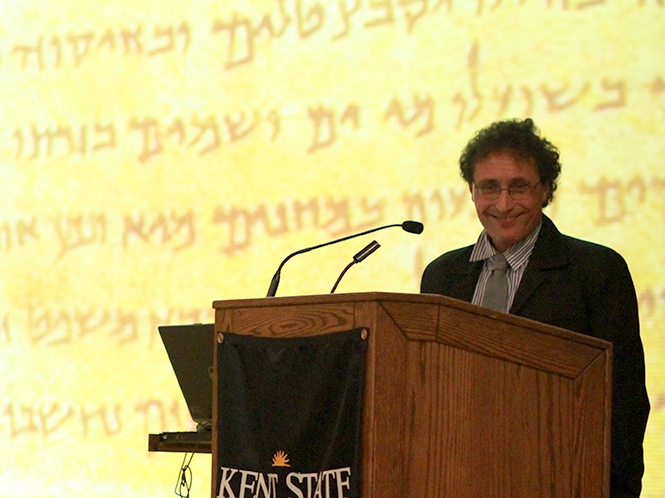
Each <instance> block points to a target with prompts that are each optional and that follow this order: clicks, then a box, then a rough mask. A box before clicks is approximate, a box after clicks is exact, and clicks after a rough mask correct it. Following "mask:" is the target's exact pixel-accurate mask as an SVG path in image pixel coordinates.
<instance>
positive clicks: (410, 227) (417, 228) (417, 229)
mask: <svg viewBox="0 0 665 498" xmlns="http://www.w3.org/2000/svg"><path fill="white" fill-rule="evenodd" d="M424 228H425V227H424V226H423V224H422V223H420V222H419V221H405V222H404V223H402V229H403V230H404V231H405V232H409V233H417V234H419V233H423V229H424Z"/></svg>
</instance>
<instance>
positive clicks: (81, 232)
mask: <svg viewBox="0 0 665 498" xmlns="http://www.w3.org/2000/svg"><path fill="white" fill-rule="evenodd" d="M664 27H665V5H664V3H663V1H662V0H468V1H467V0H334V1H333V0H330V1H314V0H266V1H258V0H257V1H254V0H224V1H212V0H192V1H187V2H183V1H179V0H159V1H157V0H154V1H153V0H151V1H147V0H142V1H141V0H114V1H110V0H104V1H102V0H91V1H85V2H84V1H81V0H53V1H49V2H46V1H39V0H22V1H20V2H18V1H13V0H0V184H1V185H2V187H1V188H2V195H1V196H0V351H1V352H2V355H1V360H0V374H1V375H2V383H1V384H0V394H1V399H0V403H1V404H0V454H1V455H2V465H1V466H0V476H1V477H0V482H1V483H2V484H1V485H0V496H7V497H9V496H11V497H40V498H41V497H65V496H67V497H91V496H94V497H98V498H105V497H119V496H143V497H149V496H154V497H157V496H159V497H164V496H172V493H173V491H172V490H173V487H174V485H175V482H176V477H177V473H178V469H179V465H180V462H181V458H182V456H181V455H174V454H164V453H161V454H149V453H148V452H147V434H148V433H156V432H161V431H167V430H169V431H178V430H191V429H192V424H191V421H190V419H189V415H188V412H187V410H186V407H185V405H184V403H183V400H182V397H181V394H180V391H179V388H178V385H177V383H176V380H175V376H174V374H173V372H172V369H171V365H170V363H169V362H168V359H167V357H166V353H165V351H164V348H163V346H162V344H161V341H160V339H159V336H158V335H157V325H159V324H176V323H192V322H211V321H213V314H212V309H211V304H212V301H213V300H222V299H232V298H245V297H262V296H265V294H266V292H267V289H268V285H269V282H270V279H271V277H272V275H273V273H274V271H275V269H276V268H277V266H278V265H279V263H280V261H281V260H282V259H283V258H284V257H285V256H286V255H287V254H289V253H291V252H293V251H295V250H297V249H300V248H303V247H307V246H309V245H314V244H318V243H322V242H325V241H327V240H330V239H333V238H336V237H341V236H344V235H347V234H350V233H353V232H356V231H361V230H364V229H367V228H371V227H375V226H379V225H382V224H388V223H401V222H402V221H403V220H405V219H416V220H420V221H422V222H423V223H424V224H425V232H424V233H423V234H422V235H421V236H415V235H410V234H407V233H405V232H403V231H401V230H399V229H391V230H386V231H383V232H379V233H377V234H375V235H372V236H368V237H364V238H362V239H356V240H353V241H349V242H345V243H342V244H339V245H336V246H333V247H329V248H324V249H321V250H319V251H314V252H311V253H308V254H306V255H302V256H298V257H297V258H294V259H293V260H291V261H289V263H288V264H287V265H286V266H285V267H284V269H283V272H282V283H281V286H280V288H279V290H278V292H277V294H278V295H282V296H283V295H297V294H321V293H326V292H329V290H330V288H331V287H332V285H333V283H334V281H335V279H336V278H337V276H338V274H339V272H340V271H341V270H342V269H343V268H344V266H346V264H347V263H349V262H350V261H351V258H352V256H353V255H354V254H355V253H356V252H357V251H359V250H360V249H361V248H362V247H364V246H365V245H366V244H367V243H369V242H370V241H371V240H372V239H376V240H377V241H378V242H379V243H380V244H381V246H382V247H381V249H379V251H377V252H376V253H375V254H373V255H372V256H371V257H370V258H369V259H368V260H367V261H365V262H363V263H362V264H361V265H358V266H356V267H354V268H352V269H351V271H350V272H349V273H348V274H347V276H346V277H345V279H344V280H343V281H342V283H341V285H340V287H339V288H338V292H359V291H372V290H376V291H391V292H417V291H418V288H419V279H420V274H421V272H422V270H423V268H424V265H425V264H426V263H427V262H428V261H430V260H431V259H433V258H434V257H436V256H438V255H439V254H440V253H442V252H444V251H446V250H449V249H453V248H455V247H459V246H461V245H467V244H470V243H473V242H474V241H475V240H476V238H477V236H478V233H479V231H480V225H479V223H478V222H477V220H476V217H475V214H474V210H473V205H472V203H471V200H470V197H469V194H468V191H467V189H466V186H465V185H464V183H463V182H462V180H461V179H460V178H459V175H458V172H457V158H458V156H459V152H460V150H461V149H462V147H463V145H464V144H465V143H466V141H467V140H468V139H469V138H470V137H471V136H472V134H473V133H474V132H475V131H476V130H477V129H478V128H481V127H483V126H485V125H487V124H489V123H490V122H492V121H494V120H497V119H505V118H511V117H527V116H530V117H533V118H534V120H535V122H536V124H537V125H539V127H540V128H541V129H542V130H543V132H544V134H545V135H546V136H547V137H548V138H549V139H550V140H551V141H553V142H554V143H555V144H556V145H558V146H559V148H560V149H561V152H562V163H563V175H562V182H561V186H560V190H559V191H558V192H557V198H556V199H555V202H554V204H553V206H551V207H550V208H548V214H549V215H550V216H551V217H552V218H553V219H554V221H555V222H556V223H557V225H558V227H559V228H560V229H561V231H563V232H564V233H567V234H570V235H574V236H577V237H581V238H584V239H588V240H592V241H595V242H599V243H602V244H605V245H609V246H611V247H613V248H615V249H616V250H617V251H619V252H620V253H621V254H622V255H623V256H624V257H625V258H626V260H627V261H628V264H629V266H630V269H631V271H632V274H633V277H634V280H635V285H636V288H637V292H638V295H639V302H640V316H641V324H642V337H643V340H644V345H645V349H646V358H647V372H648V379H647V380H648V389H649V394H650V398H651V402H652V413H651V417H650V420H649V426H648V432H647V439H646V442H645V448H646V465H647V470H646V475H645V478H644V493H643V496H645V497H649V498H655V497H663V496H665V473H664V472H663V469H664V468H665V410H664V408H665V333H664V331H663V330H664V329H663V325H662V324H663V322H664V321H665V256H664V252H663V247H664V245H665V214H664V213H665V173H664V172H663V166H662V165H663V160H664V159H665V29H664ZM193 469H194V489H193V491H192V496H194V497H206V496H209V493H210V457H209V456H205V455H197V456H196V457H195V458H194V462H193Z"/></svg>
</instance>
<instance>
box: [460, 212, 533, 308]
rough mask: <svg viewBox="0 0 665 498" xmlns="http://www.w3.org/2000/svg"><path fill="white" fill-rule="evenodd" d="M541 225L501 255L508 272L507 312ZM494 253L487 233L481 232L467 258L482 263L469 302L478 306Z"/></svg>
mask: <svg viewBox="0 0 665 498" xmlns="http://www.w3.org/2000/svg"><path fill="white" fill-rule="evenodd" d="M541 225H542V223H540V224H539V225H538V226H537V227H536V229H535V230H534V231H533V232H531V233H530V234H529V236H528V237H527V238H526V239H524V240H522V241H521V242H518V243H517V244H514V245H512V246H510V247H509V248H508V249H507V250H506V251H505V252H504V253H503V255H504V256H505V258H506V261H508V271H507V272H506V277H507V279H508V302H507V303H506V309H507V310H508V311H510V307H511V306H512V305H513V299H514V298H515V293H516V292H517V288H518V287H519V285H520V281H521V280H522V275H524V270H526V265H527V263H528V262H529V256H531V253H532V252H533V247H534V246H535V245H536V240H537V239H538V233H540V227H541ZM496 253H497V251H496V249H494V246H493V245H492V243H491V242H490V239H489V236H488V235H487V232H486V231H485V230H483V231H482V233H481V234H480V237H478V242H476V245H475V246H474V247H473V251H471V257H470V258H469V261H471V262H475V261H484V264H483V269H482V271H481V272H480V277H478V283H477V284H476V291H475V292H474V294H473V300H472V301H471V302H472V303H473V304H477V305H478V306H480V304H481V303H482V302H483V296H484V295H485V287H486V286H487V279H488V278H489V276H490V273H491V272H492V262H493V260H494V257H495V256H496Z"/></svg>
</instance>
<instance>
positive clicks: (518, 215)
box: [492, 213, 522, 221]
mask: <svg viewBox="0 0 665 498" xmlns="http://www.w3.org/2000/svg"><path fill="white" fill-rule="evenodd" d="M520 216H522V213H520V214H516V215H514V216H499V215H496V214H493V215H492V217H494V218H495V219H496V220H498V221H513V220H516V219H517V218H519V217H520Z"/></svg>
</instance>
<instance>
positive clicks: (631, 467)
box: [584, 248, 650, 498]
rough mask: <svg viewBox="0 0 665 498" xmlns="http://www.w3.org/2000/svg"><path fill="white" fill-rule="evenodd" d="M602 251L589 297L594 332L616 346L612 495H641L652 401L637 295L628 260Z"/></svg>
mask: <svg viewBox="0 0 665 498" xmlns="http://www.w3.org/2000/svg"><path fill="white" fill-rule="evenodd" d="M599 252H600V254H599V255H598V257H597V258H595V257H591V258H590V259H592V260H595V261H594V269H593V270H590V274H591V275H594V277H593V278H589V279H587V280H586V281H585V284H584V285H586V286H587V288H586V289H585V292H584V295H585V296H586V299H585V305H586V308H587V310H586V312H587V317H588V325H589V327H590V329H591V330H590V335H593V336H596V337H599V338H602V339H606V340H608V341H610V342H612V344H613V349H612V357H613V361H612V441H611V444H612V461H611V467H612V468H611V486H610V487H611V490H612V491H611V497H612V498H621V497H638V496H639V495H640V491H641V488H642V484H641V483H642V475H643V473H644V455H643V440H644V433H645V429H646V423H647V418H648V416H649V410H650V405H649V399H648V396H647V391H646V385H645V362H644V349H643V346H642V340H641V338H640V328H639V318H638V305H637V296H636V293H635V287H634V285H633V280H632V278H631V276H630V272H629V270H628V266H627V264H626V262H625V260H624V259H623V258H622V257H621V256H620V255H619V254H618V253H616V252H614V251H613V250H611V249H608V248H602V249H600V250H599Z"/></svg>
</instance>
